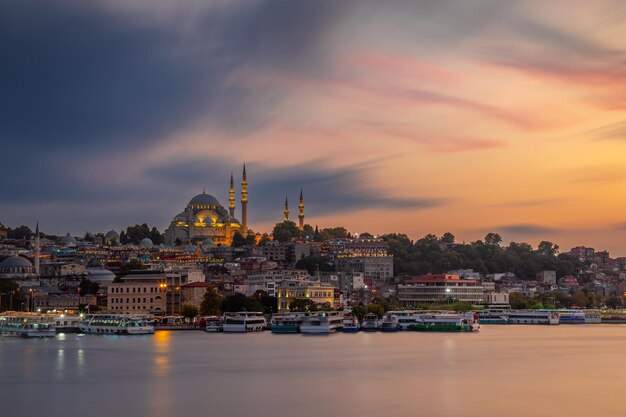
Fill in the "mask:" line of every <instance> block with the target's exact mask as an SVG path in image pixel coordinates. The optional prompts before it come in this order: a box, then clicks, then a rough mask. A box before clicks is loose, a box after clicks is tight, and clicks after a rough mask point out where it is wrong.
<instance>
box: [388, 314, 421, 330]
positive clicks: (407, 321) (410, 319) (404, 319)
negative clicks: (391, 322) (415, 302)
mask: <svg viewBox="0 0 626 417" xmlns="http://www.w3.org/2000/svg"><path fill="white" fill-rule="evenodd" d="M387 314H392V315H393V316H395V317H396V318H397V319H398V326H399V327H400V330H407V329H408V327H409V325H411V324H413V323H415V316H416V315H417V311H415V310H399V311H388V312H387Z"/></svg>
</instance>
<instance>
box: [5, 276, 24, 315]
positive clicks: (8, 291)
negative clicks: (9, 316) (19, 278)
mask: <svg viewBox="0 0 626 417" xmlns="http://www.w3.org/2000/svg"><path fill="white" fill-rule="evenodd" d="M25 302H26V297H25V295H24V293H23V292H22V291H21V290H20V286H19V285H18V284H17V282H15V281H12V280H9V279H0V311H5V310H19V309H20V306H21V305H22V303H25Z"/></svg>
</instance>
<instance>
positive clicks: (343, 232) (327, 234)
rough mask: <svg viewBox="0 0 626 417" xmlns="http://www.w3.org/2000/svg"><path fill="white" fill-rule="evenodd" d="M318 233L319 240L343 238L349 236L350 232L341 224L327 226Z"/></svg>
mask: <svg viewBox="0 0 626 417" xmlns="http://www.w3.org/2000/svg"><path fill="white" fill-rule="evenodd" d="M318 233H319V236H320V238H321V240H330V239H345V238H347V237H349V236H350V233H348V229H346V228H345V227H341V226H338V227H328V228H326V229H322V230H320V231H319V232H318Z"/></svg>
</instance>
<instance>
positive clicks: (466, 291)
mask: <svg viewBox="0 0 626 417" xmlns="http://www.w3.org/2000/svg"><path fill="white" fill-rule="evenodd" d="M484 298H485V294H484V293H483V287H482V285H481V283H480V282H479V281H477V280H473V279H461V277H459V276H458V275H452V274H437V275H432V274H428V275H422V276H421V277H419V278H418V279H415V280H407V281H405V283H404V284H401V285H398V300H399V301H400V302H401V303H402V304H403V305H404V306H407V307H409V306H413V305H416V304H442V303H446V302H450V303H452V302H456V301H467V302H470V303H472V304H483V301H484Z"/></svg>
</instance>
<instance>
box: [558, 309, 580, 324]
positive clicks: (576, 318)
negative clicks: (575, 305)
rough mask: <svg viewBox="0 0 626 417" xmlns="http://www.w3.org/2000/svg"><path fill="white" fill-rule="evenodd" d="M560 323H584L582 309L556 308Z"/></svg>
mask: <svg viewBox="0 0 626 417" xmlns="http://www.w3.org/2000/svg"><path fill="white" fill-rule="evenodd" d="M558 313H559V323H560V324H585V311H584V310H558Z"/></svg>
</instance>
